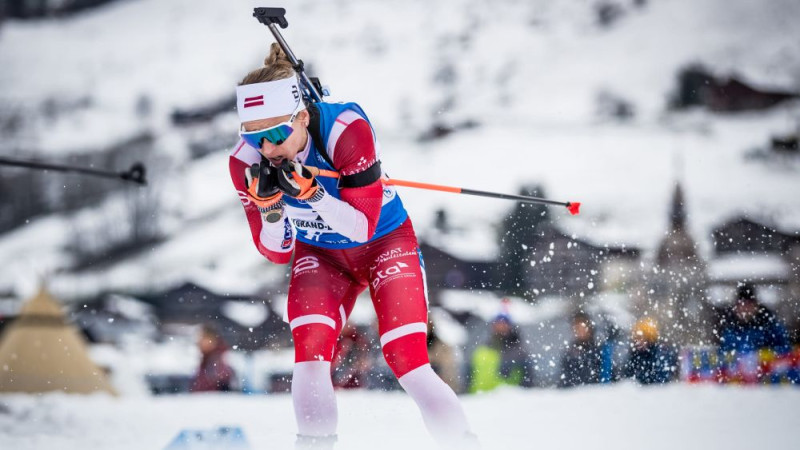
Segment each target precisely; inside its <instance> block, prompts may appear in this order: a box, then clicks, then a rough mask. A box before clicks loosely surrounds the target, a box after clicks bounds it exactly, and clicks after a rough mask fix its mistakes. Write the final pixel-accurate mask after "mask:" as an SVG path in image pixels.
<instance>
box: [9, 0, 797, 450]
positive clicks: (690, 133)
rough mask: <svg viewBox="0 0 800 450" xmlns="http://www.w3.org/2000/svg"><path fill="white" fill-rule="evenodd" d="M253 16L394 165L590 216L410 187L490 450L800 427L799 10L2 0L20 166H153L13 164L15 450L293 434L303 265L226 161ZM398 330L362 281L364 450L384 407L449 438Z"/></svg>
mask: <svg viewBox="0 0 800 450" xmlns="http://www.w3.org/2000/svg"><path fill="white" fill-rule="evenodd" d="M254 6H281V7H285V8H286V9H287V18H288V21H289V24H290V25H289V28H288V29H286V30H283V35H284V37H285V38H286V39H287V41H288V42H289V44H290V46H291V47H292V49H293V50H294V51H295V53H296V54H297V55H298V57H299V58H301V59H303V60H304V61H305V63H306V66H307V71H308V72H309V73H310V75H312V76H318V77H320V78H321V80H322V83H323V84H325V85H327V86H329V88H330V91H331V96H330V97H329V98H327V100H328V101H355V102H358V103H359V104H361V105H362V106H363V107H364V109H365V110H366V112H367V114H368V115H369V116H370V119H371V121H372V122H373V124H374V125H375V128H376V131H377V135H378V139H379V140H380V142H381V157H382V161H383V166H384V168H385V169H386V170H387V171H388V172H389V174H390V175H391V176H393V177H397V178H401V179H410V180H415V181H422V182H430V183H438V184H446V185H455V186H462V187H466V188H473V189H480V190H488V191H495V192H507V193H523V194H529V195H537V196H546V197H551V198H555V199H559V200H564V201H580V202H582V203H583V207H582V213H581V215H579V216H576V217H573V216H569V215H568V214H567V213H566V211H563V209H561V208H547V207H540V206H530V205H527V206H523V205H519V204H515V203H512V202H506V201H502V200H493V199H485V198H478V197H466V196H457V195H451V194H445V193H433V192H426V191H419V190H416V191H415V190H411V189H403V188H401V190H400V195H401V197H402V198H403V201H404V203H405V206H406V208H407V209H408V210H409V213H410V215H411V218H412V220H413V222H414V225H415V228H416V230H417V233H418V236H419V240H420V243H421V247H422V252H423V255H424V256H425V262H426V269H427V276H428V283H429V294H430V305H431V313H430V318H431V330H432V332H431V333H430V334H429V349H430V353H431V360H432V363H433V365H434V367H435V368H436V370H437V371H438V372H439V373H440V375H441V376H442V377H443V378H445V380H446V381H447V382H448V383H449V384H450V385H451V386H452V387H453V388H454V389H455V390H456V392H458V393H460V394H464V397H463V398H464V402H465V405H466V407H467V411H468V414H470V417H471V418H472V420H473V421H474V422H477V424H476V425H475V428H476V429H477V431H478V434H479V435H481V436H490V437H491V438H490V439H486V438H483V440H484V444H485V445H487V448H496V447H494V446H493V444H496V445H498V446H499V445H500V444H502V445H506V446H508V445H512V446H514V447H513V448H530V447H529V446H528V445H530V443H531V442H535V443H536V444H537V445H539V444H541V445H550V446H556V447H558V448H579V447H584V446H586V445H593V444H592V442H595V441H594V440H596V439H604V436H606V435H607V433H608V432H609V430H617V431H620V430H624V431H625V433H622V434H619V433H617V434H615V436H617V437H616V438H615V441H614V447H615V448H639V447H640V446H641V445H642V440H643V439H647V440H648V444H647V446H650V447H651V448H668V447H669V448H673V447H674V446H675V443H676V442H677V441H678V440H680V441H681V442H683V443H684V447H685V448H699V447H701V446H708V445H711V446H716V445H717V444H721V445H725V446H726V448H752V447H753V446H755V445H759V446H761V445H765V443H767V444H769V443H772V444H786V443H788V442H791V441H790V440H789V439H790V437H789V436H790V429H791V427H790V424H791V423H795V424H796V423H797V422H796V421H797V420H798V418H799V414H798V411H797V408H796V405H797V403H796V402H797V400H800V394H798V392H799V391H800V390H798V389H797V388H796V387H794V386H796V385H797V384H800V148H799V147H798V134H799V133H800V99H799V98H800V27H798V18H800V3H798V2H797V1H796V0H769V1H763V0H736V1H730V0H702V1H697V0H527V1H517V0H495V1H493V2H485V1H470V0H446V1H440V2H424V1H417V0H407V1H404V2H392V1H385V0H384V1H374V0H373V1H367V0H335V1H315V0H300V1H291V2H283V3H282V4H261V2H253V1H243V0H242V1H240V0H236V1H225V2H222V1H213V0H191V1H190V0H159V1H156V0H0V157H3V158H14V159H19V160H35V161H42V162H49V163H56V164H71V165H77V166H82V167H92V168H96V169H108V170H113V171H123V170H127V169H128V168H129V167H130V166H131V164H133V163H134V162H141V163H143V164H144V165H145V167H146V170H147V178H148V184H147V186H137V185H134V184H131V183H125V182H121V181H119V180H111V179H103V178H96V177H88V176H82V175H78V174H67V173H59V172H54V171H36V170H29V169H22V168H15V167H7V166H3V165H0V205H2V206H0V267H1V268H2V269H0V333H1V334H0V392H8V393H7V394H0V446H2V447H4V448H56V447H58V448H83V447H85V446H87V443H91V444H92V445H94V446H96V447H99V448H163V446H164V445H167V444H168V443H169V442H170V439H171V438H172V437H173V436H172V435H175V434H177V433H178V431H179V430H180V429H182V428H185V427H190V428H191V427H195V428H197V427H200V428H202V427H204V426H205V427H208V426H217V425H230V424H237V423H239V424H244V426H245V428H246V429H245V431H246V432H247V434H248V435H249V437H250V441H255V442H256V443H258V442H274V441H273V439H278V441H279V442H287V444H286V447H285V448H289V447H290V443H291V439H293V432H290V431H288V430H293V429H294V428H293V427H294V425H293V422H292V421H291V414H289V411H290V409H291V406H290V399H289V397H288V396H287V395H285V393H286V392H287V391H288V388H289V386H290V382H291V369H292V363H293V351H292V349H291V334H290V333H289V329H288V326H287V324H285V323H284V322H283V320H282V316H283V314H284V310H285V302H286V291H287V283H288V268H287V266H278V265H273V264H270V263H269V262H268V261H266V260H265V259H264V258H263V257H262V256H261V255H260V254H259V253H258V252H257V250H256V249H255V248H254V247H253V244H252V241H251V237H250V232H249V229H248V227H247V223H246V219H245V216H244V212H243V210H242V207H241V206H240V202H239V200H238V197H237V194H236V192H235V190H234V189H233V187H232V185H231V182H230V177H229V174H228V161H227V158H228V152H229V150H230V148H231V147H232V146H233V145H234V144H235V143H236V141H237V139H238V136H237V129H238V119H237V116H236V112H235V95H234V88H235V86H236V85H237V83H238V82H239V81H240V80H241V78H242V77H243V76H244V75H245V74H246V73H247V72H248V71H249V70H251V69H254V68H256V67H258V66H260V65H261V64H262V61H263V58H264V56H265V55H266V53H267V51H268V49H269V44H270V43H271V42H272V40H273V38H272V36H271V35H270V34H269V32H268V30H267V29H266V28H265V27H264V26H262V25H260V24H258V22H257V21H256V20H255V19H253V18H252V17H251V13H252V7H254ZM379 347H380V346H379V342H378V340H377V333H376V329H375V316H374V312H372V306H371V303H370V301H369V298H368V297H364V298H362V299H360V300H359V301H358V303H357V306H356V310H355V311H354V313H353V316H352V317H351V319H350V323H349V326H348V327H347V328H346V329H345V331H344V332H343V335H342V337H341V339H340V342H339V344H338V346H337V353H336V358H335V369H334V373H333V377H334V382H335V384H336V385H337V387H339V388H340V389H341V390H342V392H343V393H342V400H341V406H340V414H342V427H343V430H342V436H343V437H342V440H341V441H340V442H342V443H343V444H344V447H342V448H360V447H359V445H362V444H361V443H360V441H358V440H356V437H355V436H354V435H356V434H358V431H357V430H361V429H362V428H360V427H364V426H367V425H364V422H367V423H368V424H369V425H368V426H369V427H373V428H372V430H373V431H371V433H376V434H373V435H370V434H369V433H367V435H368V436H373V438H376V436H377V433H379V432H381V431H380V430H384V431H386V430H390V429H393V428H385V429H382V428H380V426H381V425H379V424H380V423H383V422H386V420H384V419H379V420H378V421H377V422H378V424H376V423H375V422H376V420H375V418H374V417H373V416H372V415H369V414H368V413H367V412H363V411H362V412H353V411H352V410H353V409H357V408H359V406H358V405H363V404H364V403H365V402H370V404H372V405H374V408H373V409H372V410H371V411H373V413H374V414H377V415H378V416H380V417H389V416H391V417H395V419H394V420H400V421H401V422H402V423H408V424H409V428H411V429H413V430H417V429H419V430H420V432H421V428H422V427H421V424H419V423H417V422H416V420H417V418H416V416H415V414H417V413H416V411H415V410H413V409H408V406H407V405H406V404H405V403H404V400H403V399H402V398H401V397H397V396H396V395H394V394H383V393H382V392H383V391H395V390H397V389H399V385H398V384H397V383H396V381H395V380H394V379H393V377H392V376H391V372H390V371H389V369H388V367H386V365H385V363H384V362H383V360H382V357H381V352H380V348H379ZM652 384H658V385H662V384H665V385H667V386H661V387H660V388H657V389H648V390H644V391H643V390H641V389H640V388H639V387H637V386H639V385H652ZM587 385H592V386H589V387H586V386H587ZM718 385H725V388H724V389H723V388H720V387H719V386H718ZM745 385H746V386H750V387H753V386H760V387H759V388H757V389H755V390H753V389H745V388H743V386H745ZM767 385H768V386H767ZM577 386H584V387H583V388H581V389H576V390H573V389H570V390H569V391H562V390H559V388H562V389H566V388H571V387H577ZM49 391H60V392H61V394H46V395H43V394H42V393H43V392H49ZM96 391H103V392H108V393H111V396H106V395H103V394H99V395H98V394H95V395H90V396H87V397H83V396H75V395H65V394H64V393H71V392H75V393H91V392H96ZM201 391H202V392H205V391H227V392H228V394H204V395H189V393H190V392H192V393H193V392H201ZM20 392H27V394H20ZM264 393H266V394H269V395H267V396H266V397H265V396H263V395H255V396H254V395H247V394H264ZM271 394H275V395H271ZM472 394H476V395H472ZM265 399H266V400H265ZM696 402H702V404H703V405H705V407H704V408H700V409H698V408H696V407H695V406H696V405H697V404H699V403H696ZM792 402H794V403H792ZM609 403H616V404H619V405H622V407H621V408H620V409H621V410H625V412H617V413H616V414H621V415H620V416H615V415H614V414H611V415H608V414H603V413H598V411H604V410H606V409H607V408H610V407H609V406H608V404H609ZM792 404H794V406H791V405H792ZM265 405H270V406H265ZM503 405H504V406H503ZM693 405H695V406H693ZM348 407H349V409H350V413H352V414H355V415H354V416H352V417H350V416H347V414H348V413H347V412H346V410H347V409H348ZM156 411H161V412H160V413H157V412H156ZM187 411H189V413H187ZM737 411H738V412H747V414H749V415H750V416H749V417H748V418H747V419H746V420H745V421H744V422H741V421H742V417H739V416H737V415H736V413H737ZM554 412H555V413H560V414H563V415H562V416H558V414H556V415H555V416H554V415H553V413H554ZM756 412H758V413H756ZM642 413H646V414H647V416H646V417H648V420H646V421H645V420H643V419H642V417H643V415H642ZM359 414H360V415H359ZM381 414H385V416H382V415H381ZM693 414H694V415H693ZM703 414H707V415H703ZM131 415H134V416H136V415H138V416H141V417H142V419H140V420H131V419H130V417H131ZM498 415H500V417H504V419H503V420H502V421H501V422H502V423H504V424H505V425H504V426H505V428H503V427H502V426H500V427H499V426H498V425H496V423H495V422H497V420H498ZM284 416H285V417H284ZM397 416H400V417H402V418H401V419H397V418H396V417H397ZM507 416H508V417H507ZM581 418H583V419H585V421H583V422H580V420H581ZM529 420H530V421H532V422H536V423H538V425H537V426H536V427H534V428H533V429H534V430H537V429H546V430H551V431H552V432H550V433H542V434H541V435H540V434H537V432H535V431H528V427H529V425H527V423H528V421H529ZM569 421H573V423H572V425H573V426H574V425H576V423H577V424H578V425H581V424H582V425H581V426H583V427H584V428H585V427H586V423H591V424H593V425H591V426H589V427H588V428H585V429H584V431H585V432H584V433H578V434H574V435H570V433H569V431H568V429H569V428H568V424H569ZM654 422H655V423H659V424H662V425H663V426H659V427H658V428H654V427H655V425H653V423H654ZM735 423H744V424H745V426H743V427H737V430H736V431H735V432H730V430H729V427H730V425H731V424H735ZM248 424H249V425H248ZM359 424H360V425H359ZM247 426H250V428H247ZM383 426H386V427H388V424H384V425H383ZM375 427H377V428H375ZM498 427H499V428H498ZM686 427H688V428H686ZM765 429H768V430H769V432H763V433H762V432H761V431H763V430H765ZM348 430H350V431H351V433H350V435H351V437H349V438H348V437H347V432H348ZM374 430H378V431H374ZM676 430H684V433H682V434H681V433H677V431H676ZM687 430H688V431H687ZM723 430H727V431H726V433H728V434H726V435H725V436H727V437H722V431H723ZM759 430H761V431H759ZM654 433H655V434H654ZM661 434H663V435H664V436H672V437H671V438H666V439H662V440H660V441H657V442H651V441H650V440H652V439H653V436H654V435H659V436H660V435H661ZM544 435H546V436H544ZM214 436H216V437H219V433H217V434H216V435H214ZM415 436H416V435H413V434H412V435H411V436H410V437H406V438H405V439H411V440H412V441H409V442H422V443H425V442H427V441H425V437H424V436H422V437H415ZM523 438H524V439H523ZM142 439H143V440H142ZM281 439H283V441H282V440H281ZM347 439H351V440H350V441H347ZM413 439H418V441H413ZM593 439H594V440H593ZM720 439H721V440H720ZM4 441H5V443H6V444H7V446H6V445H1V444H2V443H3V442H4ZM487 441H488V442H487ZM348 442H349V444H348ZM397 442H399V443H404V442H405V441H403V440H402V439H400V440H399V441H397ZM787 445H788V444H787ZM176 448H177V447H176ZM259 448H263V447H259ZM276 448H284V447H280V446H278V447H276ZM364 448H366V447H364Z"/></svg>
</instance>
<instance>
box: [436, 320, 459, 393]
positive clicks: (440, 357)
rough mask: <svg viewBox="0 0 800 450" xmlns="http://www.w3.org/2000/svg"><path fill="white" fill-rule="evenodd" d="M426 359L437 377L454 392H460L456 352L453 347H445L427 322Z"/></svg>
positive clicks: (445, 344)
mask: <svg viewBox="0 0 800 450" xmlns="http://www.w3.org/2000/svg"><path fill="white" fill-rule="evenodd" d="M428 358H429V359H430V362H431V367H433V370H434V371H435V372H436V374H437V375H439V377H440V378H441V379H442V380H444V382H445V383H447V385H448V386H450V388H451V389H453V391H454V392H462V391H463V389H462V388H461V380H460V377H459V376H458V364H457V362H456V352H455V350H454V349H453V347H451V346H449V345H447V343H445V342H444V341H442V340H441V339H440V338H439V335H437V334H436V329H435V328H434V326H433V322H431V321H430V320H428Z"/></svg>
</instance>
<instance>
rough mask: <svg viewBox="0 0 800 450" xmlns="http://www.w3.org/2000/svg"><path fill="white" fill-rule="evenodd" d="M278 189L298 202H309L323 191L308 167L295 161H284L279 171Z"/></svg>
mask: <svg viewBox="0 0 800 450" xmlns="http://www.w3.org/2000/svg"><path fill="white" fill-rule="evenodd" d="M278 189H280V190H281V191H283V193H284V194H286V195H288V196H290V197H294V198H296V199H298V200H308V199H310V198H311V197H313V196H314V194H316V193H317V191H319V190H320V189H321V186H320V185H319V184H318V183H317V179H316V177H315V176H314V174H313V173H311V171H310V170H308V168H307V167H304V166H303V165H302V164H300V163H297V162H294V161H285V160H284V161H283V164H281V168H280V170H278Z"/></svg>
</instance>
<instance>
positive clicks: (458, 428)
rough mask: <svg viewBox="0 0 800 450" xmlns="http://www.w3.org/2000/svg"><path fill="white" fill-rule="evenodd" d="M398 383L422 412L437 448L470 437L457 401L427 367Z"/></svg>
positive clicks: (404, 376)
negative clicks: (437, 444) (439, 445)
mask: <svg viewBox="0 0 800 450" xmlns="http://www.w3.org/2000/svg"><path fill="white" fill-rule="evenodd" d="M399 381H400V386H403V389H405V391H406V392H407V393H408V395H410V396H411V398H412V399H414V402H416V404H417V406H418V407H419V409H420V411H421V412H422V419H423V420H424V421H425V426H426V427H427V428H428V431H429V432H430V433H431V435H433V437H434V438H435V439H436V440H437V441H438V442H439V443H440V444H445V443H446V444H450V443H454V441H455V442H458V441H460V440H462V439H465V438H466V437H467V436H471V433H470V429H469V424H468V423H467V417H466V415H465V414H464V410H463V409H462V408H461V403H460V402H459V401H458V397H456V394H455V392H453V390H452V389H450V386H448V385H447V384H446V383H445V382H444V381H442V379H441V378H439V376H438V375H436V372H434V371H433V368H432V367H431V365H430V364H425V365H424V366H420V367H417V368H416V369H414V370H412V371H411V372H408V373H407V374H405V375H403V376H402V377H400V379H399Z"/></svg>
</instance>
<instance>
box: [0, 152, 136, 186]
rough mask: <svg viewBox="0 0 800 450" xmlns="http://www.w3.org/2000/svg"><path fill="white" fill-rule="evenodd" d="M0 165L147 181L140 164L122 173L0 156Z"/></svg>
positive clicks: (131, 180)
mask: <svg viewBox="0 0 800 450" xmlns="http://www.w3.org/2000/svg"><path fill="white" fill-rule="evenodd" d="M0 165H3V166H12V167H25V168H28V169H41V170H53V171H56V172H74V173H81V174H84V175H93V176H96V177H104V178H117V179H122V180H125V181H130V182H133V183H136V184H140V185H146V184H147V180H146V179H145V168H144V165H143V164H142V163H134V164H133V165H132V166H131V168H130V169H128V170H126V171H123V172H114V171H111V170H103V169H94V168H91V167H78V166H68V165H65V164H52V163H44V162H39V161H20V160H16V159H11V158H5V157H2V156H0Z"/></svg>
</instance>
